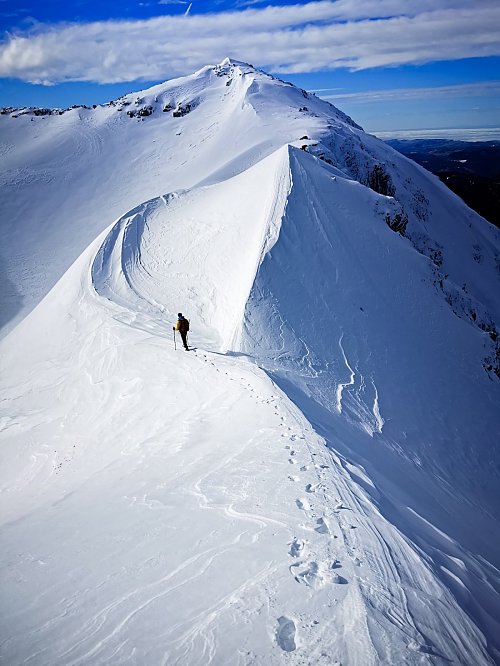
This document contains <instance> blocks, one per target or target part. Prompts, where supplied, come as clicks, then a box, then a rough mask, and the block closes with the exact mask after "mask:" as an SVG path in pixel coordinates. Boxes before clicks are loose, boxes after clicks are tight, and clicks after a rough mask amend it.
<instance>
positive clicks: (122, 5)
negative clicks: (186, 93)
mask: <svg viewBox="0 0 500 666" xmlns="http://www.w3.org/2000/svg"><path fill="white" fill-rule="evenodd" d="M0 25H1V33H0V106H8V105H12V106H22V105H33V106H70V105H71V104H83V103H85V104H92V103H100V102H104V101H107V100H109V99H114V98H116V97H119V96H120V95H122V94H124V93H125V92H130V91H134V90H140V89H143V88H146V87H148V86H149V85H152V84H154V83H157V82H159V81H163V80H165V79H169V78H173V77H176V76H181V75H184V74H190V73H192V72H193V71H195V70H196V69H198V68H199V67H201V66H203V65H205V64H215V63H217V62H220V61H221V60H223V59H224V58H225V57H226V56H230V57H232V58H236V59H238V60H243V61H246V62H251V63H252V64H253V65H255V66H257V67H260V68H262V69H264V70H265V71H268V72H270V73H273V74H276V75H277V76H279V77H280V78H283V79H286V80H288V81H292V82H293V83H296V84H297V85H299V86H301V87H303V88H306V89H308V90H314V91H316V92H317V94H318V95H319V96H321V97H323V98H326V99H328V100H329V101H331V102H332V103H333V104H335V105H336V106H338V107H339V108H341V109H342V110H343V111H345V112H346V113H348V114H349V115H351V116H352V117H353V118H354V120H355V121H356V122H358V123H359V124H361V125H362V126H363V127H364V128H365V129H367V130H368V131H372V132H376V131H390V130H400V129H420V128H464V127H494V126H500V3H498V2H497V1H496V0H495V2H493V1H492V0H473V1H471V0H418V2H410V1H409V0H320V1H319V2H318V1H317V2H299V1H298V0H295V1H294V2H293V1H288V2H287V1H285V0H274V1H273V2H270V1H269V0H266V1H264V0H262V1H261V0H231V1H230V0H210V1H203V0H193V2H192V3H191V2H187V1H186V0H91V1H87V0H66V1H63V0H26V1H24V2H21V3H20V2H19V0H16V1H14V0H0Z"/></svg>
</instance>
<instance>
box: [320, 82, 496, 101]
mask: <svg viewBox="0 0 500 666" xmlns="http://www.w3.org/2000/svg"><path fill="white" fill-rule="evenodd" d="M329 91H330V89H326V88H323V89H322V90H316V91H315V92H316V93H317V94H318V95H319V96H320V97H322V98H323V99H326V100H329V101H331V102H339V101H346V102H349V103H351V104H371V103H373V102H391V101H410V100H421V99H444V98H471V97H500V81H479V82H475V83H464V84H460V85H454V86H435V87H432V88H391V89H389V90H367V91H363V92H355V93H335V94H333V95H324V94H322V93H324V92H329Z"/></svg>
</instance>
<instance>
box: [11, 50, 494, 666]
mask: <svg viewBox="0 0 500 666" xmlns="http://www.w3.org/2000/svg"><path fill="white" fill-rule="evenodd" d="M137 97H139V98H140V99H141V105H145V104H151V105H152V106H154V107H155V111H154V113H153V114H152V115H151V116H149V117H146V118H145V119H144V120H143V121H140V120H139V121H138V120H137V119H136V118H128V117H127V116H126V115H125V114H126V109H128V108H130V107H131V106H134V101H135V99H136V98H137ZM130 101H131V105H130V106H125V107H123V108H122V110H121V111H120V110H119V108H120V105H117V106H111V107H104V108H97V109H96V110H94V111H92V110H73V111H70V112H67V113H66V114H64V115H62V116H57V117H55V116H49V117H45V118H43V117H36V118H35V119H34V120H33V121H32V120H31V117H32V116H30V115H24V116H19V117H18V118H16V119H13V118H10V117H1V118H0V120H1V124H0V128H1V132H2V142H3V143H2V145H3V146H7V145H10V146H11V148H10V149H8V150H7V149H5V150H4V157H5V170H4V172H3V175H2V178H3V181H2V182H3V197H2V201H3V203H2V206H3V207H4V208H3V211H2V223H3V225H4V231H3V233H2V238H3V239H4V243H3V246H2V255H4V256H5V257H7V258H8V262H7V264H6V267H7V275H8V277H9V279H10V282H11V284H12V285H14V287H13V290H14V292H18V293H20V294H22V296H23V299H24V302H23V304H22V308H21V309H20V308H18V306H17V305H16V308H15V309H16V312H14V311H13V310H12V309H11V311H10V315H9V317H12V318H11V319H10V322H9V323H8V324H7V326H6V330H7V329H9V328H10V329H11V332H10V333H9V334H8V335H7V336H6V337H5V338H4V340H3V342H2V343H1V347H0V353H1V357H2V361H1V363H2V365H1V385H2V412H1V416H0V427H1V431H0V439H1V448H0V456H1V459H0V462H1V466H0V489H1V492H2V495H1V498H2V532H1V545H2V617H1V622H2V630H1V640H2V643H1V655H2V656H1V660H2V663H5V664H9V665H11V664H24V663H28V664H37V665H38V664H47V665H54V664H72V665H73V664H92V665H93V664H141V665H142V664H148V665H149V664H168V665H170V664H180V665H181V664H182V665H183V666H185V665H189V666H191V665H193V666H194V665H198V664H216V665H219V664H242V665H243V664H245V665H246V664H256V665H257V664H258V665H261V664H266V665H267V664H283V663H286V664H297V665H298V664H304V665H305V664H324V665H327V664H328V665H331V664H343V665H344V666H346V665H348V664H359V665H362V666H365V665H369V664H395V665H396V664H397V665H399V664H441V663H455V664H467V665H468V664H474V665H475V664H478V665H482V664H494V663H495V662H496V661H498V659H499V649H500V644H499V640H498V630H499V626H498V625H499V621H498V618H499V617H500V602H499V597H498V586H499V582H500V575H499V572H498V569H497V568H495V567H498V566H499V565H500V546H499V542H500V539H499V516H500V506H499V505H500V499H499V497H500V496H499V492H498V488H499V487H500V471H499V459H500V458H499V443H498V440H499V434H500V416H499V414H500V409H499V405H500V383H499V381H498V379H497V378H496V376H495V375H494V373H493V372H491V371H490V372H489V373H488V372H487V371H486V369H485V365H487V361H486V360H485V359H487V358H488V357H489V356H491V354H492V353H493V351H494V345H493V342H494V341H493V338H492V332H493V331H494V328H493V327H495V326H496V330H497V329H498V328H499V327H500V326H499V325H500V303H499V297H498V294H499V293H500V285H499V262H500V260H499V252H500V243H499V238H498V231H497V230H495V229H494V228H493V227H491V226H490V225H488V224H487V223H486V222H484V220H482V219H481V218H479V217H478V216H477V215H476V214H475V213H473V212H472V211H471V210H470V209H468V208H467V207H466V206H465V205H464V204H463V203H462V202H461V201H460V200H459V199H458V198H457V197H455V196H454V195H453V194H452V193H450V192H449V191H448V190H446V188H445V187H444V186H442V185H441V184H440V183H439V181H438V180H437V179H436V178H434V177H433V176H431V175H430V174H428V173H427V172H425V171H424V170H423V169H421V168H420V167H418V166H417V165H415V164H413V163H411V162H409V161H408V160H406V159H405V158H404V157H402V156H400V155H398V154H397V153H395V152H394V151H392V150H391V149H390V148H389V147H387V146H385V145H384V144H382V143H381V142H380V141H378V140H377V139H375V138H374V137H370V136H368V135H365V134H364V133H363V132H362V131H361V130H360V129H358V128H357V127H356V126H354V125H353V124H352V123H349V122H348V120H347V119H346V118H345V117H343V116H342V114H339V113H337V112H336V110H335V109H334V108H333V107H331V106H329V105H328V104H326V103H324V102H321V101H320V100H318V99H316V98H314V97H309V98H306V97H304V95H303V93H302V92H301V91H299V90H297V89H295V88H293V87H291V86H288V85H284V84H283V83H281V82H279V81H276V80H273V79H271V78H270V77H267V76H266V75H264V74H261V73H258V72H255V71H254V70H253V69H252V68H249V67H247V66H238V65H235V64H231V63H226V64H225V65H224V66H222V67H218V68H215V69H212V68H205V69H204V70H202V71H201V72H199V73H197V74H196V75H193V76H192V77H187V78H186V79H181V80H177V81H174V82H171V83H169V84H165V85H163V86H159V87H157V88H156V89H153V90H152V91H146V92H144V93H139V94H138V95H131V96H130ZM189 101H196V104H193V106H194V107H195V108H193V110H191V111H190V112H189V113H188V114H187V115H185V116H183V117H179V118H174V117H173V116H172V113H171V111H170V112H163V111H162V109H163V108H164V107H165V105H166V104H167V103H169V102H172V103H173V105H174V108H175V104H179V103H180V102H182V103H186V102H189ZM174 103H175V104H174ZM304 107H305V108H306V110H305V111H304V110H299V109H304ZM303 137H308V138H307V139H304V138H303ZM290 144H291V145H290ZM303 146H308V151H304V150H301V149H300V148H301V147H303ZM308 153H309V154H308ZM311 153H312V154H311ZM319 157H321V159H319ZM377 163H379V164H383V165H384V166H385V168H386V170H387V172H388V173H389V174H390V176H391V181H392V184H393V186H394V189H395V192H394V196H384V195H382V194H378V193H376V192H375V191H373V190H372V189H370V188H368V187H367V186H366V184H363V183H367V182H368V180H367V179H368V176H369V173H370V169H372V167H373V165H374V164H377ZM401 211H404V212H405V213H406V214H407V215H408V224H407V228H406V231H405V234H404V235H401V234H399V233H396V232H395V231H393V230H392V229H391V228H390V227H389V226H388V224H387V221H390V220H391V219H394V218H395V216H397V215H398V214H399V213H400V212H401ZM73 261H74V263H72V262H73ZM70 264H72V265H71V266H70ZM61 275H62V277H61ZM60 277H61V279H59V278H60ZM56 281H57V283H56V284H55V286H53V285H54V282H56ZM52 286H53V288H51V287H52ZM49 289H50V291H49V293H48V294H47V295H46V296H45V294H46V292H47V291H48V290H49ZM4 293H5V292H4ZM42 296H45V297H44V298H43V299H42ZM18 301H19V299H18V298H17V300H16V299H14V296H12V293H11V300H10V301H8V303H7V305H9V304H11V305H12V303H14V302H15V303H16V304H17V303H18ZM4 302H7V301H6V300H4ZM35 305H36V307H34V306H35ZM9 307H10V306H9ZM33 307H34V309H33ZM30 310H31V312H30V313H29V314H28V316H27V317H26V318H25V319H24V320H23V321H21V322H20V323H18V322H19V319H20V318H21V316H22V315H24V314H26V313H28V312H29V311H30ZM179 310H182V311H183V312H184V314H185V315H186V316H187V317H189V318H190V320H191V332H190V343H191V344H192V345H193V347H194V348H193V349H192V351H190V352H187V353H186V352H185V351H184V350H183V349H182V346H181V345H180V344H179V342H180V341H179V340H176V343H177V349H175V348H174V336H173V331H172V324H173V323H174V321H175V318H176V313H177V312H178V311H179ZM472 311H473V312H474V313H475V317H474V316H472V314H471V313H472ZM488 327H489V328H488Z"/></svg>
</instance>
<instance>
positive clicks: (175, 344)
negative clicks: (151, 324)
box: [174, 328, 177, 351]
mask: <svg viewBox="0 0 500 666" xmlns="http://www.w3.org/2000/svg"><path fill="white" fill-rule="evenodd" d="M174 349H175V351H177V342H176V341H175V328H174Z"/></svg>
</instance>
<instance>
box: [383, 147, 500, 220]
mask: <svg viewBox="0 0 500 666" xmlns="http://www.w3.org/2000/svg"><path fill="white" fill-rule="evenodd" d="M386 143H388V144H389V145H390V146H392V147H393V148H395V149H396V150H398V151H399V152H400V153H402V154H403V155H406V156H407V157H410V158H411V159H412V160H415V162H418V164H421V165H422V166H424V167H425V168H426V169H428V170H429V171H432V173H435V174H436V175H437V176H439V178H440V179H441V180H442V181H443V182H444V183H445V184H446V185H447V186H448V187H449V188H450V189H451V190H453V192H455V193H456V194H458V196H459V197H461V198H462V199H463V200H464V201H465V203H466V204H467V205H468V206H470V207H471V208H472V209H474V210H475V211H477V212H478V213H479V214H480V215H482V216H483V217H484V218H485V219H487V220H488V221H489V222H491V223H492V224H494V225H496V226H497V227H500V141H474V142H471V141H453V140H449V139H410V140H408V139H390V140H387V141H386Z"/></svg>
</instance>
